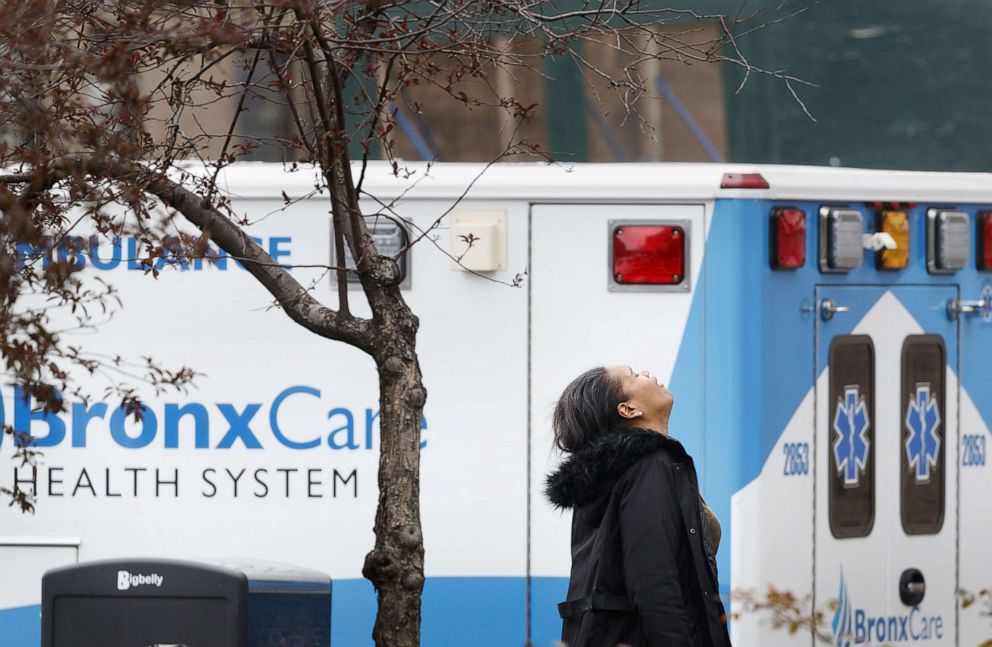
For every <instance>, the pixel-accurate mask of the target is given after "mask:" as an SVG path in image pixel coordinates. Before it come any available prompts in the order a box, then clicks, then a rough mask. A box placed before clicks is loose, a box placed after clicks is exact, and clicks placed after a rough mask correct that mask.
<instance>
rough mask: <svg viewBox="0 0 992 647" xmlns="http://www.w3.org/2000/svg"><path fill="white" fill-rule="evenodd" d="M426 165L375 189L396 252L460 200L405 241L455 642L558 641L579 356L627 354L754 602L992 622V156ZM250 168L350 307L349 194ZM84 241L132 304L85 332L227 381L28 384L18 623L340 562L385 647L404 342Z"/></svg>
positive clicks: (10, 398) (278, 232)
mask: <svg viewBox="0 0 992 647" xmlns="http://www.w3.org/2000/svg"><path fill="white" fill-rule="evenodd" d="M413 171H414V173H413V175H412V176H410V177H404V178H402V179H399V178H396V177H394V176H393V175H392V174H391V173H390V170H389V168H388V167H387V166H385V165H372V166H371V167H370V170H369V176H368V177H367V178H366V180H365V189H366V190H367V191H368V192H369V193H371V194H373V195H375V196H376V197H377V198H378V200H379V201H378V202H377V201H373V200H368V201H367V204H366V210H367V212H368V213H370V214H371V213H374V212H376V211H377V210H381V209H382V208H383V205H386V206H388V207H389V208H390V210H389V211H387V212H384V213H385V214H386V215H390V216H393V218H388V217H385V215H383V216H380V217H379V218H370V225H371V226H373V227H374V231H375V235H376V237H377V239H378V241H379V243H380V246H381V248H382V249H385V250H389V249H394V250H395V249H398V248H400V247H401V246H402V245H403V243H404V242H405V240H406V238H405V237H406V236H408V235H411V234H412V235H416V234H417V233H419V232H420V231H422V230H425V229H429V228H430V227H431V225H432V223H434V222H435V220H437V219H438V218H441V221H440V227H439V228H437V229H435V230H433V233H432V235H431V236H429V237H427V238H425V239H424V240H423V241H421V242H420V243H419V244H418V245H416V246H414V247H413V248H412V249H411V250H410V251H409V252H408V253H407V255H406V256H405V257H404V258H403V262H402V265H403V269H404V272H405V279H404V283H403V286H404V294H405V297H406V298H407V300H408V301H409V303H410V304H411V306H412V308H413V310H414V312H415V313H416V314H417V315H418V316H419V317H420V321H421V328H420V335H419V340H418V342H419V351H420V358H421V363H422V367H423V372H424V380H425V384H426V386H427V388H428V391H429V399H428V403H427V407H426V410H425V416H424V420H423V421H422V435H423V437H422V442H421V444H422V460H423V463H422V478H423V484H422V490H421V492H422V503H421V505H422V512H423V524H424V538H425V543H426V550H427V553H426V571H427V582H426V586H425V592H424V606H423V611H424V622H423V644H424V645H431V646H434V645H477V646H490V645H491V646H493V647H497V646H498V647H505V646H507V645H524V644H525V643H527V641H530V642H531V643H532V644H533V645H535V646H538V647H549V646H550V645H551V644H552V643H553V641H554V640H555V639H556V638H557V637H558V632H559V629H560V621H559V619H558V616H557V611H556V607H555V604H556V603H557V602H559V601H561V600H562V599H563V598H564V594H565V587H566V582H567V576H568V571H569V519H568V517H567V515H566V516H563V515H561V514H560V513H559V512H556V511H554V510H552V508H551V506H550V505H549V504H548V503H547V501H546V500H545V498H544V496H543V494H542V490H543V483H544V475H545V474H546V473H547V472H548V471H550V470H551V468H552V467H553V466H554V465H555V464H556V462H557V461H558V460H559V459H560V457H559V456H558V455H556V454H555V453H554V452H553V451H552V448H551V433H550V412H551V409H552V407H553V406H554V403H555V401H556V399H557V397H558V395H559V394H560V393H561V390H562V388H563V387H564V386H565V385H566V384H567V383H568V382H569V381H570V380H571V379H572V378H573V377H575V376H576V375H578V374H579V373H580V372H581V371H583V370H585V369H587V368H589V367H591V366H594V365H602V364H613V363H621V364H630V365H631V366H633V367H635V368H648V369H651V370H652V372H653V373H655V374H656V375H658V376H659V377H660V378H661V379H662V380H664V381H665V382H666V383H668V384H669V386H670V388H671V390H672V392H673V393H674V394H675V397H676V405H675V410H674V414H673V418H672V424H671V429H672V433H673V435H674V436H676V437H677V438H678V439H679V440H681V441H682V442H683V443H684V445H685V446H686V448H687V449H688V451H689V453H690V454H692V455H693V456H694V457H695V460H696V464H697V468H698V470H699V474H700V478H701V484H702V489H703V494H704V496H705V498H706V500H707V502H708V503H709V504H710V506H711V507H712V508H713V509H714V511H715V512H716V513H717V515H718V516H719V518H720V519H721V521H722V522H723V526H724V530H725V534H724V540H723V543H722V545H721V548H720V554H719V566H720V577H721V587H722V590H723V593H724V594H726V595H729V594H730V592H731V591H732V590H735V589H740V590H747V589H757V590H759V591H760V590H763V589H764V587H766V586H768V585H772V586H774V587H776V588H777V589H783V590H788V591H791V592H793V593H795V594H796V595H798V596H799V597H800V598H802V597H803V596H806V595H809V596H811V603H812V604H813V605H814V606H815V607H816V608H818V609H820V610H823V611H824V612H825V614H826V615H825V623H826V627H825V629H826V631H828V632H830V633H831V634H832V635H833V636H834V642H835V644H836V645H837V646H838V647H840V646H845V645H854V644H882V643H886V644H903V643H912V644H920V645H977V644H978V643H980V642H982V641H983V640H985V639H988V638H990V637H992V623H990V622H989V619H988V618H987V617H983V616H982V615H981V613H980V608H979V607H980V605H974V606H971V607H969V608H962V607H961V606H960V605H959V603H958V601H957V600H958V598H957V591H958V590H959V589H963V590H966V591H972V592H977V591H979V590H981V589H983V588H985V587H989V586H992V560H989V559H987V552H986V551H987V550H988V546H989V545H990V544H992V523H990V521H992V497H990V496H989V494H990V492H992V468H990V467H989V465H988V461H987V457H986V447H987V444H988V436H989V432H990V426H992V176H988V175H983V174H963V173H929V172H927V173H923V172H896V171H868V170H852V169H831V168H810V167H788V166H747V167H744V166H737V165H716V164H708V165H681V164H679V165H661V164H637V165H634V164H610V165H596V164H587V165H578V164H577V165H569V166H561V165H550V166H546V165H531V164H526V165H523V164H522V165H511V164H507V165H499V166H495V167H492V168H490V169H488V170H487V171H485V173H482V174H481V177H478V176H479V174H480V173H481V172H482V167H481V166H479V165H471V164H447V165H443V164H439V165H434V166H433V167H431V168H429V169H427V168H426V167H424V166H416V167H413ZM473 182H474V183H473ZM224 184H225V186H226V188H227V189H228V190H229V191H230V194H231V197H232V200H233V204H234V208H235V210H236V211H237V212H238V213H242V214H244V215H245V216H246V218H247V220H248V221H249V222H250V223H251V224H250V225H249V231H250V233H251V235H252V236H254V237H255V238H256V240H257V241H258V242H259V243H260V244H261V245H263V246H264V247H265V248H266V249H267V250H268V251H269V253H270V254H271V255H272V256H273V258H275V259H276V260H277V261H278V262H280V263H285V264H286V265H288V266H294V267H293V269H292V270H291V271H292V273H293V274H294V275H295V276H296V277H297V279H298V280H299V281H300V282H302V283H304V284H305V285H307V286H311V287H312V289H313V294H314V295H315V296H316V297H317V298H318V299H320V300H322V301H323V302H324V303H327V304H328V305H332V306H333V305H335V304H336V298H337V297H336V288H335V286H334V284H333V276H329V275H328V273H327V272H326V270H323V269H321V268H320V267H314V266H320V265H328V264H331V263H332V260H333V259H332V251H331V248H332V245H331V230H330V228H331V219H330V216H329V214H328V203H327V198H326V196H321V195H319V194H314V195H310V197H308V198H307V199H303V200H301V201H299V202H298V203H296V204H293V205H292V206H290V207H289V208H284V207H285V204H284V199H283V194H284V192H285V194H286V195H287V196H289V197H290V198H294V199H295V198H301V197H304V196H307V195H309V194H310V193H311V192H312V191H313V186H314V183H313V177H312V174H309V173H308V172H303V171H300V172H296V173H287V172H284V170H283V168H282V167H281V166H271V165H264V164H243V165H240V166H235V167H233V168H230V169H228V170H227V171H226V174H225V175H224ZM470 185H471V188H470V190H469V191H468V192H467V194H466V196H465V198H464V199H462V200H460V201H459V200H458V199H459V197H460V196H461V195H462V194H463V192H465V190H466V188H467V187H469V186H470ZM442 215H443V217H442ZM400 219H401V220H402V221H405V224H403V225H402V226H401V225H400ZM177 226H180V227H181V228H182V227H183V226H182V225H181V224H177ZM187 230H188V229H187ZM468 234H471V236H468ZM469 239H471V240H474V241H475V242H474V244H473V245H472V246H471V247H469V248H466V246H465V241H466V240H469ZM80 242H81V243H82V244H81V245H80V246H79V247H80V248H81V249H82V251H80V252H78V253H77V262H79V263H84V264H86V267H85V268H84V270H83V273H82V276H84V277H87V278H88V279H91V280H95V279H97V278H103V279H105V280H107V281H109V282H111V283H113V284H114V285H115V286H116V287H117V288H118V290H119V292H120V295H121V299H122V301H123V303H124V307H123V309H121V310H120V311H118V312H116V313H115V314H114V315H113V316H112V317H107V318H106V320H100V321H95V322H94V324H98V325H96V326H95V328H94V329H92V330H81V331H67V333H66V334H67V335H74V334H75V335H78V341H79V343H80V345H85V348H87V349H88V350H89V351H90V352H93V353H99V354H102V355H103V356H105V357H116V356H118V355H119V356H122V357H124V358H141V357H142V356H145V355H150V356H153V357H155V358H156V359H157V360H159V361H160V362H163V363H165V364H171V365H173V366H176V365H180V364H181V365H187V366H190V367H192V368H194V369H195V370H197V371H199V372H200V373H202V375H201V376H200V377H199V379H198V380H197V382H196V387H195V388H194V389H193V390H191V391H190V392H189V393H186V394H182V393H179V394H177V393H159V394H156V393H154V392H148V393H144V394H143V395H144V401H145V402H146V405H147V408H146V410H145V412H144V416H143V419H142V421H141V422H137V421H135V420H134V419H132V418H129V417H128V416H126V415H124V413H123V412H122V411H121V410H119V409H118V408H117V403H116V402H114V401H112V399H109V398H108V399H106V401H103V400H101V399H100V397H99V395H100V394H101V393H103V389H104V387H105V385H106V383H107V382H106V381H107V380H112V381H116V380H120V379H123V378H124V377H126V376H121V375H113V374H111V375H105V376H96V377H92V378H86V379H85V382H84V383H85V385H86V386H87V387H88V388H89V390H90V392H91V393H94V394H96V395H97V396H98V397H96V398H95V399H91V400H89V401H82V400H80V401H70V402H68V403H67V408H66V410H65V411H64V412H62V413H60V414H58V415H47V414H44V413H42V412H39V411H37V410H35V409H34V407H33V406H32V403H25V402H23V401H22V399H21V398H20V397H19V394H18V392H19V390H20V389H19V388H18V386H17V385H16V384H9V383H7V384H4V385H3V393H2V395H3V400H2V410H0V411H2V414H3V416H4V420H5V422H6V423H7V424H11V425H13V426H14V427H16V428H17V429H18V430H21V431H28V432H30V433H31V434H32V436H33V437H34V438H35V446H36V448H37V449H38V450H39V451H41V452H43V456H42V457H41V461H40V464H39V465H38V468H37V470H36V471H32V470H31V469H30V468H29V467H25V466H22V465H19V464H17V463H15V462H13V461H11V460H9V456H10V455H11V454H12V452H13V448H12V446H11V442H10V439H9V438H7V439H5V440H4V443H3V445H2V446H0V461H2V462H0V486H4V487H7V488H12V487H14V486H15V485H16V486H17V487H19V488H21V489H24V490H28V491H30V492H32V493H34V494H35V496H36V497H37V511H36V512H35V513H34V514H32V515H23V514H21V513H20V512H18V511H17V510H16V509H14V508H4V509H2V510H0V644H2V645H3V646H4V647H34V645H37V644H38V632H39V606H38V605H39V600H40V579H41V575H42V573H43V572H44V571H45V570H47V569H49V568H52V567H55V566H61V565H65V564H71V563H76V562H81V561H90V560H95V559H104V558H124V557H162V558H181V559H190V560H203V561H216V560H224V559H230V558H248V559H265V560H269V561H282V562H287V563H290V564H296V565H299V566H303V567H307V568H311V569H315V570H318V571H323V572H326V573H328V574H330V575H331V577H332V578H333V581H334V589H333V611H332V644H333V645H338V646H339V645H346V646H349V647H351V646H361V645H369V644H371V639H370V634H371V627H372V622H373V617H374V613H375V596H374V592H373V590H372V587H371V585H370V584H369V583H368V582H366V581H365V580H364V579H362V577H361V565H362V561H363V558H364V556H365V554H366V552H367V551H368V550H369V548H370V547H371V546H372V544H373V536H372V523H373V516H374V512H375V505H376V496H377V492H376V481H375V479H376V465H377V450H378V437H377V434H378V426H377V419H378V405H377V398H378V388H377V377H376V373H375V367H374V364H373V362H372V361H371V360H370V359H369V358H367V357H366V356H364V355H363V354H362V353H360V352H359V351H357V350H355V349H352V348H350V347H348V346H345V345H342V344H339V343H334V342H330V341H326V340H323V339H320V338H317V337H315V336H313V335H312V334H310V333H308V332H307V331H305V330H303V329H302V328H300V327H299V326H297V325H296V324H294V323H292V322H290V321H289V320H288V319H287V318H286V316H285V315H284V314H283V313H282V312H281V311H280V310H279V309H278V308H273V307H272V303H271V299H270V297H269V295H268V294H267V293H266V292H265V291H264V290H263V289H262V287H261V286H259V285H258V284H257V283H256V282H255V281H254V280H253V279H252V278H251V277H250V276H249V275H248V274H247V273H246V272H245V271H244V270H243V268H241V267H240V266H239V265H238V263H237V262H236V261H235V260H234V259H229V258H226V257H223V256H220V257H219V258H217V259H215V262H213V263H210V262H204V261H187V260H186V259H182V258H173V259H164V260H163V261H162V267H161V268H160V269H161V270H162V271H161V272H160V273H159V275H158V278H157V279H153V278H152V277H151V276H149V275H147V274H146V273H145V272H144V271H143V268H142V266H141V264H140V263H139V262H136V261H135V260H134V259H135V258H136V257H137V256H138V255H139V254H138V253H136V250H137V249H138V247H139V245H138V244H137V243H136V242H135V241H133V240H129V239H123V240H121V239H111V238H107V237H101V236H86V235H85V234H82V240H81V241H80ZM37 251H38V250H24V253H25V254H32V253H36V252H37ZM42 252H43V253H44V250H42ZM63 253H70V254H72V253H74V252H71V251H69V252H63ZM451 256H454V257H459V258H462V265H463V266H459V265H458V264H456V263H453V262H452V259H451ZM465 267H468V268H469V269H471V270H472V271H466V269H465ZM525 270H526V272H527V275H526V279H525V280H524V281H523V285H522V287H520V288H513V287H508V286H507V283H512V282H513V281H514V278H515V277H517V275H518V274H520V273H522V272H524V271H525ZM492 279H495V280H492ZM351 294H352V295H353V300H357V299H359V295H360V291H357V290H356V291H354V292H352V293H351ZM362 305H364V304H359V306H358V307H355V306H354V305H353V309H355V310H357V311H359V312H361V310H362V307H361V306H362ZM70 400H71V398H70ZM732 634H733V638H734V642H735V644H736V645H739V646H748V645H779V644H782V645H792V644H795V645H800V644H802V645H809V644H811V643H812V642H813V638H812V636H811V635H810V633H808V632H805V633H804V632H799V633H798V634H795V635H790V634H788V633H786V632H783V631H776V630H774V629H772V627H771V626H770V624H769V623H768V622H767V620H766V619H765V618H763V617H762V616H761V615H760V614H755V615H745V616H743V617H741V618H739V619H736V620H734V621H733V622H732Z"/></svg>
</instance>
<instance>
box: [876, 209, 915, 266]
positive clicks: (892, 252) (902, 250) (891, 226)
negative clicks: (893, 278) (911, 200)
mask: <svg viewBox="0 0 992 647" xmlns="http://www.w3.org/2000/svg"><path fill="white" fill-rule="evenodd" d="M878 230H879V231H880V232H883V233H886V234H889V235H890V236H892V239H893V240H895V241H896V248H895V249H883V250H881V251H879V252H878V269H880V270H901V269H903V268H905V267H906V266H907V265H909V215H908V214H907V213H906V212H905V211H892V210H883V211H881V212H879V217H878Z"/></svg>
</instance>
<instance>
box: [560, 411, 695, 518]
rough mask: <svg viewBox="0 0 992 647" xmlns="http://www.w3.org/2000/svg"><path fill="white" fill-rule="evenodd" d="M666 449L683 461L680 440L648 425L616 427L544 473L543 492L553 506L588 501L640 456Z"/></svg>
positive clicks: (568, 506) (610, 484) (578, 504)
mask: <svg viewBox="0 0 992 647" xmlns="http://www.w3.org/2000/svg"><path fill="white" fill-rule="evenodd" d="M661 450H666V451H668V452H669V453H670V454H671V455H672V458H674V459H675V460H676V461H679V462H681V461H684V460H685V458H686V456H687V455H686V452H685V449H684V448H683V447H682V443H680V442H679V441H677V440H675V439H674V438H669V437H668V436H664V435H662V434H659V433H657V432H655V431H651V430H649V429H637V428H630V427H617V428H615V429H613V430H611V431H610V432H609V433H606V434H603V435H602V436H600V437H599V438H597V439H595V440H594V441H592V442H591V443H589V445H588V446H586V447H584V448H583V449H581V450H579V451H577V452H576V453H574V454H572V455H571V456H569V457H568V458H566V459H565V460H564V461H562V463H561V465H559V466H558V469H556V470H555V471H554V472H552V473H551V474H549V475H548V477H547V479H546V481H545V488H544V493H545V495H546V496H547V497H548V500H550V501H551V503H553V504H554V506H555V507H556V508H563V509H567V508H574V507H577V506H581V505H583V504H585V503H588V502H590V501H592V500H593V499H595V498H596V497H597V495H599V494H601V493H603V492H604V490H606V489H608V488H609V487H610V486H612V485H613V483H614V482H615V481H616V480H617V479H618V478H619V477H620V475H621V474H623V473H624V471H625V470H626V469H627V468H628V467H630V466H631V465H633V464H634V463H636V462H637V461H638V460H639V459H640V458H642V457H643V456H646V455H647V454H651V453H654V452H656V451H661Z"/></svg>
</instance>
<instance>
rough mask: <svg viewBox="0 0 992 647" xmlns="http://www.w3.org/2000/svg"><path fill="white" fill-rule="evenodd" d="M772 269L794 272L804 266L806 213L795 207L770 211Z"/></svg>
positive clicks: (777, 208) (776, 208)
mask: <svg viewBox="0 0 992 647" xmlns="http://www.w3.org/2000/svg"><path fill="white" fill-rule="evenodd" d="M771 232H772V250H771V251H772V267H773V268H775V269H777V270H794V269H797V268H800V267H802V266H803V265H805V264H806V212H805V211H803V210H802V209H796V208H795V207H775V208H774V209H772V226H771Z"/></svg>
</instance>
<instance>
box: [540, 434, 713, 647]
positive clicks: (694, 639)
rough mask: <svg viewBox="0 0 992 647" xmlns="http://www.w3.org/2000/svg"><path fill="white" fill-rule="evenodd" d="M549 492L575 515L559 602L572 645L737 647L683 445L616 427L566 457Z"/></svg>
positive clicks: (551, 480)
mask: <svg viewBox="0 0 992 647" xmlns="http://www.w3.org/2000/svg"><path fill="white" fill-rule="evenodd" d="M546 493H547V496H548V498H549V499H550V500H551V502H552V503H553V504H554V505H555V506H556V507H559V508H563V509H567V508H572V509H573V513H572V572H571V577H570V578H569V582H568V599H567V601H566V602H563V603H562V604H560V605H558V606H559V611H560V613H561V615H562V618H563V621H564V622H563V625H562V641H564V642H565V643H566V644H567V645H569V647H614V646H615V645H618V644H624V645H631V646H632V647H704V646H705V647H730V637H729V635H728V633H727V624H726V613H725V611H724V607H723V603H722V602H721V600H720V595H719V588H718V584H717V577H716V573H715V571H714V567H713V566H711V565H710V562H709V560H707V558H706V554H705V551H704V547H703V539H702V534H703V533H702V520H701V518H700V509H699V501H700V499H699V486H698V483H697V481H696V468H695V466H694V465H693V462H692V458H691V457H690V456H689V455H688V454H687V453H686V452H685V449H684V448H683V447H682V444H681V443H679V442H678V441H677V440H674V439H672V438H668V437H667V436H663V435H662V434H659V433H656V432H653V431H649V430H644V429H630V428H618V429H616V430H615V431H613V432H611V433H608V434H604V435H603V436H602V437H600V438H598V439H596V440H595V441H594V442H592V443H591V444H590V445H589V446H588V447H585V448H583V449H582V450H580V451H578V452H576V453H575V454H573V455H571V456H570V457H568V458H567V459H566V460H565V461H564V462H563V463H562V464H561V466H560V467H559V468H558V469H557V471H555V472H553V473H552V474H551V475H549V476H548V479H547V489H546Z"/></svg>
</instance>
